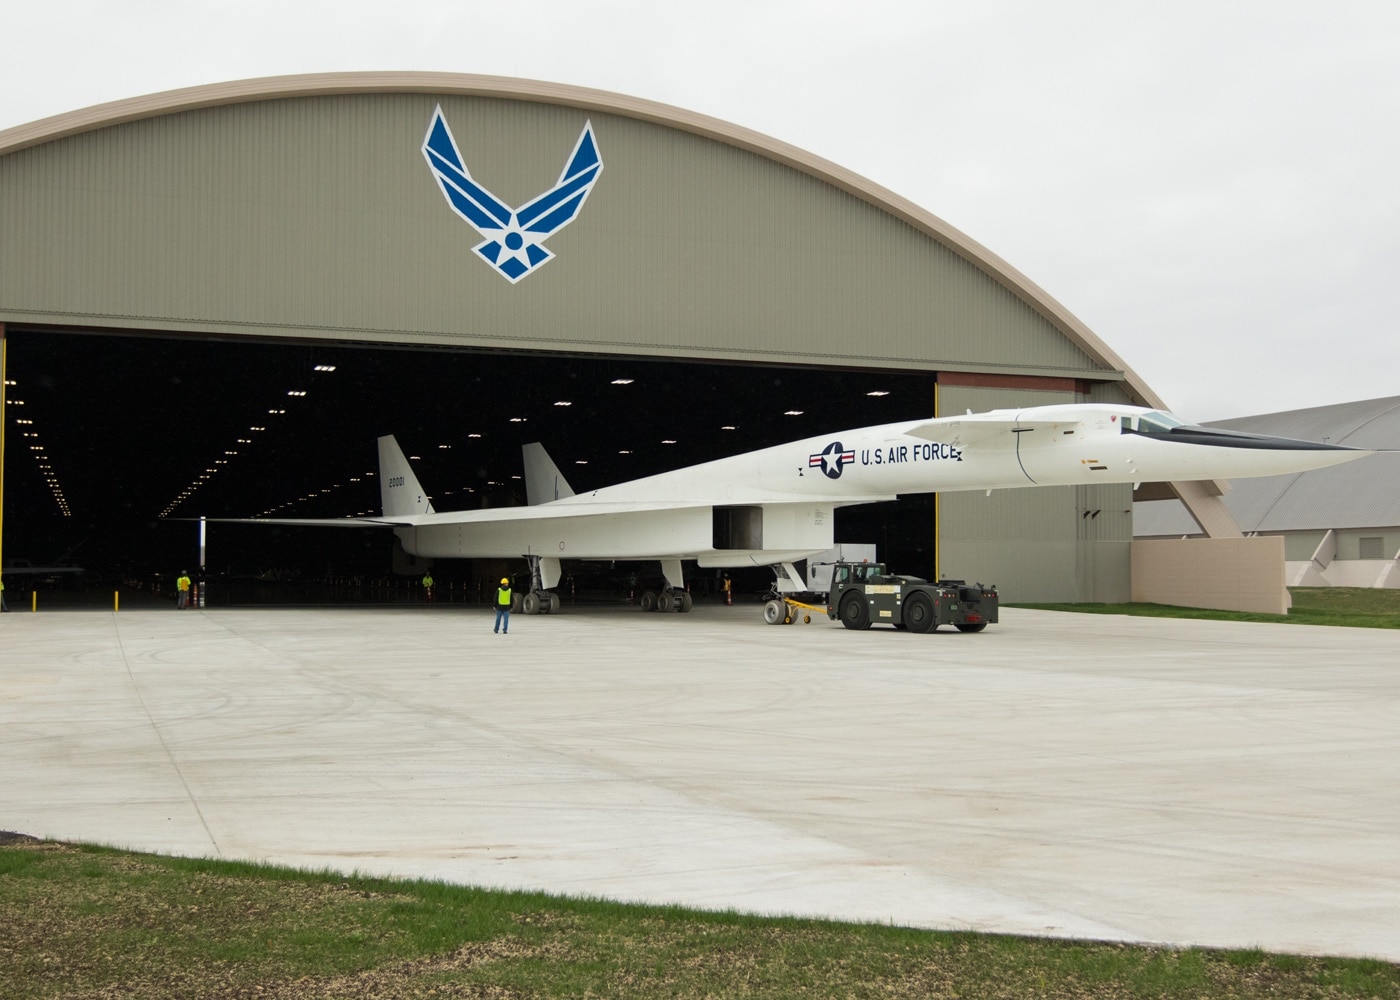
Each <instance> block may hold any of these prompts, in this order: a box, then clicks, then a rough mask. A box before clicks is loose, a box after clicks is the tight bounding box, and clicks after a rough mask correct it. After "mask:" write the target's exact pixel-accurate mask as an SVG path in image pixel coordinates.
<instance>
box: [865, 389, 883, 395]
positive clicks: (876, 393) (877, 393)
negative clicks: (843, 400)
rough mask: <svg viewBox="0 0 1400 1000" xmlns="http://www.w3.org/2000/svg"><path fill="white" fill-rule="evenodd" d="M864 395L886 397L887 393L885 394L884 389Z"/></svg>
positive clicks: (873, 390)
mask: <svg viewBox="0 0 1400 1000" xmlns="http://www.w3.org/2000/svg"><path fill="white" fill-rule="evenodd" d="M866 395H867V396H888V395H889V393H888V392H886V391H885V390H884V389H872V390H871V391H870V392H867V393H866Z"/></svg>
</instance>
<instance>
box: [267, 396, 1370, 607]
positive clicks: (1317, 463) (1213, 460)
mask: <svg viewBox="0 0 1400 1000" xmlns="http://www.w3.org/2000/svg"><path fill="white" fill-rule="evenodd" d="M523 450H524V460H525V486H526V496H527V501H528V506H525V507H506V508H496V509H490V510H465V511H450V512H444V513H438V512H436V511H434V510H433V506H432V504H431V502H429V499H428V495H427V494H426V493H425V492H424V490H423V487H422V486H421V485H420V484H419V482H418V479H417V477H416V476H415V475H414V473H413V469H412V468H411V467H410V465H409V463H408V459H407V458H406V457H405V456H404V453H403V451H402V450H401V449H400V448H399V445H398V442H397V441H395V439H394V438H393V437H392V436H388V437H382V438H380V439H379V470H380V471H379V474H380V495H381V498H382V501H383V516H381V517H360V518H342V519H337V520H323V519H315V520H311V519H277V520H275V521H269V520H266V519H254V520H256V521H257V522H258V523H277V524H297V525H316V526H336V527H346V526H354V525H367V524H368V525H384V526H388V527H392V528H393V530H394V533H395V534H396V535H397V536H398V537H399V539H400V540H401V541H402V543H403V547H404V550H405V551H406V552H408V553H410V554H413V555H417V556H422V557H428V558H454V557H455V558H515V557H520V556H523V557H524V558H525V559H526V560H527V561H528V562H529V565H530V570H531V586H530V590H529V592H528V594H526V595H525V597H524V602H523V603H524V610H525V611H526V612H530V613H534V612H553V611H557V610H558V608H559V597H558V595H557V594H555V593H554V588H555V587H556V586H557V585H558V583H559V579H560V572H561V571H560V562H561V560H564V559H581V560H617V559H623V560H653V559H655V560H659V561H660V562H661V567H662V572H663V574H664V576H665V578H666V584H667V586H666V588H665V590H663V591H662V592H661V593H660V594H659V595H657V597H656V607H657V608H658V609H660V610H673V609H674V610H678V611H685V610H689V608H690V595H689V594H687V593H686V591H685V588H684V578H683V575H682V571H681V563H682V562H683V561H684V560H694V561H695V562H696V563H698V564H699V565H700V566H701V567H702V568H720V567H724V568H733V567H741V566H770V567H772V568H773V569H774V572H775V573H776V575H777V578H778V579H777V585H776V586H777V589H778V590H779V591H800V590H805V589H806V587H805V585H804V584H803V582H802V580H801V578H800V577H799V575H798V574H797V571H796V569H795V568H794V566H793V563H795V562H797V561H798V560H800V559H804V558H806V557H808V556H811V555H815V554H816V553H819V552H823V551H826V550H828V549H831V548H832V547H833V544H834V542H833V538H832V524H833V514H832V512H833V511H834V510H835V509H836V508H837V507H844V506H850V505H853V504H862V503H874V502H877V501H884V500H894V499H896V498H897V497H898V496H899V495H900V494H902V493H936V492H944V491H955V490H986V491H990V490H1003V489H1013V488H1018V487H1029V486H1077V485H1080V484H1096V483H1134V484H1137V483H1142V482H1158V481H1173V480H1178V481H1180V480H1197V479H1234V478H1245V477H1252V476H1276V475H1282V474H1286V473H1295V472H1304V471H1307V470H1310V469H1320V468H1324V467H1326V466H1330V465H1337V464H1340V463H1342V462H1349V461H1351V460H1352V459H1356V458H1360V457H1362V456H1364V455H1368V454H1371V453H1370V452H1368V451H1364V450H1360V449H1355V448H1345V447H1340V446H1337V445H1327V444H1318V443H1315V442H1311V441H1296V440H1292V439H1288V438H1276V437H1267V436H1262V435H1257V434H1243V433H1238V432H1233V431H1225V430H1216V429H1212V428H1207V427H1200V426H1196V425H1191V424H1187V423H1185V422H1183V421H1182V420H1179V419H1178V418H1176V417H1174V416H1172V415H1171V414H1170V413H1166V412H1164V411H1162V410H1152V409H1145V408H1142V407H1136V406H1127V405H1114V404H1102V403H1086V404H1063V405H1052V406H1036V407H1027V408H1024V409H1008V410H991V411H989V412H986V413H972V412H968V413H967V414H965V415H963V416H955V417H937V418H933V419H929V420H912V421H906V422H903V423H893V424H881V425H879V426H875V427H861V428H858V429H855V430H848V431H841V432H838V433H834V434H822V435H818V436H816V437H809V438H804V439H803V440H800V441H794V442H792V443H790V444H783V445H777V446H775V447H772V448H764V449H762V450H760V451H753V452H748V453H747V454H743V455H736V456H733V457H731V458H722V459H718V460H716V461H713V462H705V463H703V464H701V465H694V466H690V467H688V468H684V469H677V470H676V471H674V472H665V473H661V474H659V475H655V476H648V477H646V478H644V479H636V480H633V481H631V482H626V483H621V484H619V485H616V486H609V487H605V488H603V489H597V490H591V491H589V492H587V493H575V492H574V490H573V489H572V488H570V486H569V484H568V483H567V482H566V481H565V479H564V476H563V475H562V474H561V473H560V472H559V469H558V467H557V466H556V465H555V464H554V462H553V460H552V459H550V457H549V455H548V454H547V453H546V452H545V450H544V448H543V447H542V446H541V445H539V444H527V445H525V447H524V449H523Z"/></svg>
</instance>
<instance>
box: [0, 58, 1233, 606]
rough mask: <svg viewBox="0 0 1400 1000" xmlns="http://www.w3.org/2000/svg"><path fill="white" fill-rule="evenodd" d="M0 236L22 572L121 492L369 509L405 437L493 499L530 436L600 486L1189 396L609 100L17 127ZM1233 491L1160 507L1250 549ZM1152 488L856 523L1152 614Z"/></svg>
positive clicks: (3, 175)
mask: <svg viewBox="0 0 1400 1000" xmlns="http://www.w3.org/2000/svg"><path fill="white" fill-rule="evenodd" d="M444 130H445V132H446V134H448V135H450V137H451V141H452V143H454V144H455V146H456V147H457V148H458V149H460V155H461V160H462V162H461V164H460V166H461V167H462V168H463V170H464V171H467V172H469V174H470V177H471V178H472V179H474V182H475V183H476V184H479V185H480V188H481V193H482V195H483V197H485V198H487V199H488V200H491V201H492V203H493V204H494V205H495V206H496V207H497V208H499V209H501V210H503V211H504V212H506V213H510V212H514V213H515V216H514V217H515V218H517V219H519V220H521V224H520V225H517V226H515V227H514V228H511V227H505V228H501V229H500V232H499V233H495V234H494V235H493V234H491V233H490V232H488V231H487V230H488V229H489V228H490V223H489V220H488V219H484V218H480V217H477V215H478V214H479V213H480V212H481V211H482V208H481V206H480V204H478V205H476V206H475V207H473V206H472V205H470V204H463V203H462V202H461V200H460V199H459V200H457V201H455V202H454V200H453V199H452V198H450V197H444V192H445V189H444V188H443V187H441V186H440V185H439V183H438V181H437V179H436V177H435V175H434V170H433V159H432V157H431V156H430V155H428V153H429V152H430V150H429V147H430V146H431V145H432V141H433V138H434V136H435V135H436V136H438V137H439V138H441V137H442V135H443V134H444ZM561 168H562V170H561ZM513 206H519V207H518V208H512V207H513ZM488 214H489V208H488ZM0 219H3V220H4V225H3V226H0V335H3V337H4V343H5V350H6V357H7V359H8V360H7V365H8V368H7V378H6V382H7V383H8V384H7V386H6V390H7V392H8V398H7V400H6V403H7V405H6V407H5V412H6V421H5V427H6V432H7V440H8V441H9V442H10V447H9V449H8V450H7V451H6V457H5V468H6V470H7V476H6V480H5V481H6V482H8V483H9V489H8V490H6V491H5V508H6V511H7V516H6V517H5V520H4V522H3V524H0V529H3V533H0V537H2V538H3V539H4V545H5V548H4V549H3V553H0V554H4V555H5V556H7V557H8V556H9V554H10V553H11V552H12V550H13V549H14V547H15V546H16V545H19V544H25V543H26V542H27V543H29V544H30V545H31V549H32V547H33V545H34V540H35V539H36V538H39V537H42V536H44V533H45V532H46V531H51V530H53V529H52V525H51V524H50V523H49V522H55V521H56V522H64V521H67V520H71V519H77V520H82V519H83V518H84V517H86V518H87V519H88V520H87V521H86V522H85V523H87V524H88V525H89V526H99V525H101V524H102V523H104V522H102V521H101V519H100V518H98V517H97V516H96V515H95V514H92V513H91V511H92V510H94V509H111V508H121V509H124V510H126V511H127V513H128V514H129V516H130V518H132V519H134V520H133V523H135V522H137V521H139V522H140V523H141V524H142V525H144V526H145V529H149V530H151V531H155V530H157V528H159V529H160V530H163V531H165V532H166V535H165V536H162V537H168V535H169V530H173V529H170V526H169V525H168V524H160V522H161V521H162V519H164V518H175V517H182V516H199V515H208V516H249V515H257V514H267V513H274V514H276V513H281V514H284V515H287V516H290V515H293V514H295V515H297V516H325V514H328V513H331V512H330V511H327V510H326V505H327V504H330V505H332V506H335V505H337V504H339V507H338V508H337V509H336V510H335V511H334V512H336V513H345V514H349V513H355V512H357V511H359V510H360V509H362V508H363V507H364V506H365V505H366V504H370V505H372V504H373V500H372V496H373V490H372V489H370V488H368V487H366V486H365V484H364V482H363V477H362V475H357V474H356V473H357V472H363V471H366V470H367V467H368V466H369V465H370V458H369V456H370V455H371V454H372V438H373V435H375V434H379V433H390V432H393V433H396V434H399V435H400V437H401V439H402V438H405V437H406V439H407V444H408V447H409V448H410V450H412V451H416V452H417V453H418V454H419V456H420V459H419V460H420V461H421V462H422V463H423V466H424V468H423V471H422V473H421V475H420V478H421V479H422V480H423V481H424V483H425V484H428V489H430V490H435V491H436V490H439V489H445V488H446V484H451V488H452V489H454V490H455V489H458V488H460V490H461V492H460V495H459V498H458V501H457V505H458V506H468V505H478V506H479V505H483V504H499V503H509V502H513V501H514V500H515V499H516V497H517V495H518V493H519V489H518V487H517V486H513V485H512V482H513V480H512V475H513V474H514V473H518V472H519V445H520V444H521V443H523V442H524V441H527V440H541V441H544V442H545V443H546V445H547V446H548V447H550V449H551V451H552V452H554V453H555V454H556V457H560V458H562V460H563V461H566V462H567V461H570V458H571V457H572V456H575V455H577V456H579V457H577V458H572V461H573V462H574V463H575V464H576V465H577V467H578V470H577V475H578V476H579V478H580V479H581V480H585V483H584V485H585V486H587V485H590V484H589V483H588V482H587V481H586V480H588V479H594V478H596V480H597V482H596V483H593V484H591V485H605V484H607V483H608V482H612V481H616V480H617V479H621V478H630V477H632V476H636V475H644V474H648V473H651V472H657V471H663V470H664V469H667V468H673V467H677V466H679V465H684V464H690V462H692V461H700V460H703V459H706V458H711V457H715V456H716V455H720V454H730V453H734V452H737V451H743V450H748V449H750V448H755V447H760V446H763V445H767V444H772V443H776V442H778V441H782V440H786V439H789V438H795V437H799V436H802V435H804V434H810V433H822V432H825V431H826V430H834V429H839V428H841V427H849V426H856V425H860V424H866V423H878V422H883V421H887V420H893V419H904V418H914V417H918V416H927V415H930V414H934V415H941V414H949V413H960V412H963V411H964V410H968V409H971V410H984V409H989V408H993V407H998V406H1022V405H1038V404H1042V403H1052V402H1074V401H1081V402H1082V401H1094V402H1129V403H1137V404H1142V405H1148V406H1154V407H1161V406H1163V403H1162V401H1161V400H1159V399H1158V398H1157V397H1156V396H1155V394H1154V393H1153V392H1152V391H1151V390H1150V389H1149V388H1148V387H1147V386H1146V385H1145V384H1144V383H1143V382H1142V380H1141V379H1140V378H1138V376H1136V375H1135V374H1134V373H1133V372H1132V371H1131V369H1129V368H1128V367H1127V365H1125V364H1124V363H1123V361H1122V360H1121V359H1120V358H1119V357H1118V356H1117V355H1116V354H1115V353H1114V352H1113V351H1112V350H1111V349H1110V348H1109V347H1108V346H1107V345H1106V344H1104V343H1103V342H1102V341H1101V340H1100V339H1099V338H1098V337H1097V336H1095V335H1094V334H1093V333H1092V332H1091V331H1090V330H1088V329H1087V328H1086V327H1085V326H1084V324H1083V323H1081V322H1080V321H1079V320H1077V319H1076V318H1075V317H1074V316H1072V315H1071V314H1070V313H1069V312H1068V311H1067V310H1066V309H1065V308H1064V307H1063V306H1062V305H1060V304H1059V303H1058V302H1056V301H1055V300H1054V299H1053V298H1051V297H1050V295H1048V294H1047V293H1046V292H1045V291H1044V290H1042V289H1040V288H1039V287H1038V286H1036V285H1035V284H1034V283H1033V282H1032V281H1030V280H1029V279H1028V278H1027V277H1025V276H1024V275H1022V274H1020V273H1019V272H1017V271H1016V270H1015V269H1014V268H1013V267H1011V266H1010V265H1009V264H1007V263H1006V262H1005V261H1003V260H1001V259H1000V258H998V257H997V256H996V255H995V254H993V253H992V252H991V251H989V250H988V249H986V248H985V247H983V246H981V245H979V244H978V243H976V242H975V241H974V240H972V239H970V238H969V237H967V236H966V235H964V234H963V233H960V232H959V231H957V230H956V229H954V228H953V227H951V226H949V225H948V224H947V223H945V222H943V221H942V220H940V219H939V218H937V217H936V216H934V215H932V214H930V213H929V212H928V211H926V210H924V209H923V208H920V207H919V206H916V205H914V204H912V203H910V202H909V201H907V200H906V199H903V198H901V197H900V196H899V195H897V194H895V193H893V192H891V191H888V190H885V189H883V188H881V187H879V186H878V185H875V184H873V183H871V182H870V181H868V180H865V179H864V178H861V177H859V176H857V175H855V174H853V173H851V172H850V171H848V170H845V169H843V168H841V167H840V166H838V165H835V164H832V163H830V162H827V161H824V160H822V159H820V158H818V157H816V156H813V155H811V154H809V153H806V152H804V151H802V150H800V149H796V148H794V147H791V146H789V145H786V144H784V143H782V142H780V141H777V140H775V139H772V138H769V137H767V136H764V135H760V134H757V133H754V132H752V131H749V130H746V129H743V128H740V127H738V126H735V125H732V124H729V123H726V122H722V121H718V120H715V119H711V118H708V117H705V116H702V115H698V114H694V113H692V112H688V111H685V110H681V109H677V108H674V107H669V106H665V105H661V104H656V103H653V102H649V101H645V100H640V99H636V98H632V97H625V96H620V95H617V94H612V93H606V92H601V91H595V90H587V89H581V88H576V87H569V86H563V85H556V84H547V83H538V82H531V81H524V80H518V79H507V78H494V77H481V76H468V75H456V74H432V73H365V74H323V75H311V76H295V77H278V78H266V79H258V80H249V81H241V82H235V83H227V84H218V85H212V86H203V87H196V88H190V89H185V90H178V91H171V92H167V93H162V94H156V95H151V96H147V97H142V98H136V99H132V100H126V101H119V102H115V103H112V104H106V105H101V106H98V107H94V108H89V109H85V110H82V111H77V112H73V113H71V114H65V115H60V116H57V117H55V118H50V119H46V120H43V121H39V122H35V123H33V124H30V125H25V126H20V127H18V128H14V129H10V130H8V131H5V132H0ZM482 223H486V226H487V228H486V229H483V226H482ZM483 234H485V235H483ZM333 356H334V358H335V359H336V360H335V361H334V362H332V361H331V360H329V359H331V358H332V357H333ZM352 369H353V370H354V373H353V374H348V373H349V372H350V371H351V370H352ZM171 371H176V372H177V374H173V375H172V374H171ZM632 386H637V387H638V388H637V389H636V390H635V391H631V387H632ZM566 404H567V405H566ZM21 410H23V413H24V416H23V419H25V420H26V421H27V423H25V424H23V425H21V424H19V423H17V420H18V419H20V418H19V417H18V414H19V413H20V412H21ZM406 426H407V427H408V429H407V430H405V427H406ZM20 435H23V436H20ZM31 435H32V436H31ZM25 452H28V454H27V455H26V454H24V453H25ZM565 456H569V457H565ZM585 463H586V464H585ZM352 483H357V485H352ZM435 483H437V484H444V485H443V486H435V485H433V484H435ZM303 491H306V492H303ZM1220 492H1221V489H1220V484H1216V483H1170V484H1142V486H1141V487H1140V489H1139V492H1138V495H1139V497H1146V496H1163V495H1170V496H1176V497H1178V498H1179V499H1180V500H1181V501H1182V502H1183V503H1184V504H1185V507H1186V509H1187V510H1188V511H1190V513H1191V516H1192V517H1193V518H1194V519H1195V521H1196V522H1197V523H1198V524H1199V525H1200V527H1201V529H1202V530H1203V531H1204V532H1205V534H1207V535H1208V536H1210V537H1212V538H1220V537H1237V536H1238V535H1239V531H1238V529H1237V528H1236V527H1235V524H1234V522H1233V520H1232V518H1231V516H1230V514H1229V512H1228V510H1227V509H1226V508H1225V507H1224V506H1223V505H1222V504H1221V503H1220V501H1219V494H1220ZM366 498H370V499H366ZM441 499H445V497H435V500H441ZM83 505H86V507H87V508H88V509H89V513H88V514H86V515H84V514H83V513H82V511H81V510H79V508H80V507H81V506H83ZM438 506H439V509H450V507H451V506H453V504H451V503H447V504H444V503H441V502H440V503H439V504H438ZM1132 506H1133V491H1132V489H1131V487H1129V486H1096V487H1080V488H1070V487H1066V488H1063V489H1060V488H1053V489H1037V490H1024V491H1005V492H1001V493H997V494H994V495H991V496H984V495H982V494H974V495H969V494H948V495H945V496H940V497H938V498H936V499H930V500H928V501H925V502H919V501H911V502H905V501H901V502H900V503H899V504H896V505H893V507H886V508H885V509H883V510H879V511H873V512H872V511H868V510H866V511H862V510H861V509H860V508H855V509H852V511H850V512H848V511H842V512H841V518H839V519H838V522H837V536H838V540H842V541H871V540H873V541H876V542H877V543H879V542H883V543H884V545H885V550H884V551H882V553H881V555H882V557H885V558H889V559H890V560H891V561H892V562H895V563H901V565H900V568H901V569H905V568H906V567H907V570H908V571H910V572H919V573H923V574H934V573H937V574H940V575H951V576H966V577H968V578H977V579H982V580H988V581H995V582H996V583H997V584H998V585H999V586H1001V588H1002V590H1003V593H1004V594H1014V595H1015V599H1018V600H1023V601H1039V600H1069V601H1102V600H1125V599H1128V597H1129V596H1130V593H1131V592H1132V588H1133V580H1132V578H1131V577H1132V569H1131V565H1132V563H1131V547H1132ZM312 508H315V509H312ZM896 508H898V509H899V510H898V511H897V510H896ZM93 530H95V531H96V530H99V529H98V528H96V527H94V528H93ZM111 530H119V531H122V532H125V531H127V530H128V529H112V528H109V532H110V531H111ZM130 530H131V531H132V532H134V533H135V534H141V532H140V531H136V530H135V529H130ZM143 530H144V529H143ZM55 537H57V536H55ZM143 537H144V536H143ZM181 544H182V545H185V546H186V547H188V546H187V543H185V542H183V541H182V542H181ZM248 544H252V543H248ZM288 544H290V543H288ZM312 544H314V545H319V544H321V543H320V542H316V543H312ZM365 544H367V545H369V544H374V545H380V546H382V545H383V543H382V542H379V543H365ZM143 547H144V545H143ZM156 548H158V547H156ZM29 554H30V556H31V558H33V557H35V556H37V557H38V558H40V559H42V558H44V557H45V553H42V552H33V551H31V552H30V553H29ZM127 558H128V559H129V560H130V559H131V558H132V557H130V556H128V557H127ZM160 558H161V559H170V558H175V557H171V556H169V555H166V554H164V553H161V554H160ZM909 561H913V563H914V564H913V565H911V564H910V562H909Z"/></svg>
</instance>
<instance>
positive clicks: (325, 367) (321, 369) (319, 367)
mask: <svg viewBox="0 0 1400 1000" xmlns="http://www.w3.org/2000/svg"><path fill="white" fill-rule="evenodd" d="M314 371H318V372H333V371H335V365H317V366H316V367H315V369H314Z"/></svg>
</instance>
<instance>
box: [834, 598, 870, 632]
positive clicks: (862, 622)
mask: <svg viewBox="0 0 1400 1000" xmlns="http://www.w3.org/2000/svg"><path fill="white" fill-rule="evenodd" d="M841 624H842V625H844V626H846V627H847V628H851V629H864V628H869V627H870V609H869V608H868V607H866V605H865V595H864V594H862V593H859V592H855V591H853V592H852V593H849V594H847V595H846V596H845V597H843V598H841Z"/></svg>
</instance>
